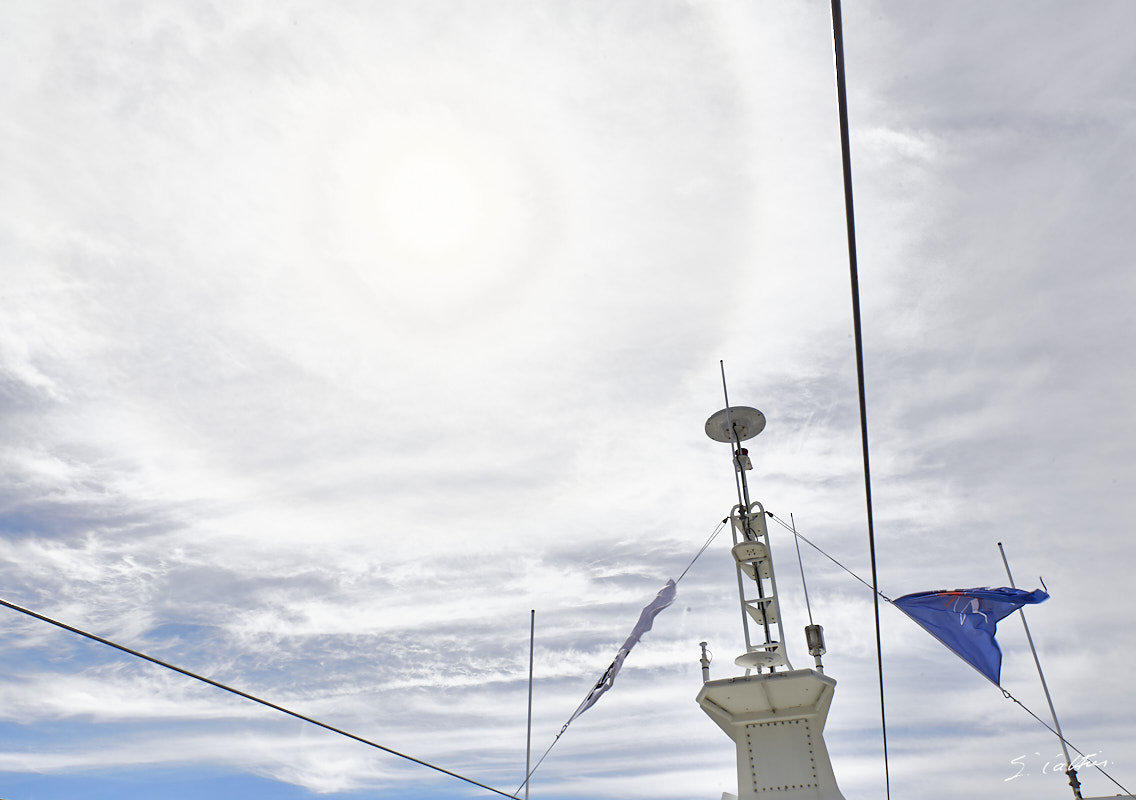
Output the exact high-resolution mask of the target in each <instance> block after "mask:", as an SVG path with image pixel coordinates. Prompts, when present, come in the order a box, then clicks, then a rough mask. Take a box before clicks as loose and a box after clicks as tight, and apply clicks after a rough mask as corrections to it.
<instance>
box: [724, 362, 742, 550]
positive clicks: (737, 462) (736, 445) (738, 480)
mask: <svg viewBox="0 0 1136 800" xmlns="http://www.w3.org/2000/svg"><path fill="white" fill-rule="evenodd" d="M718 367H719V368H720V369H721V370H722V397H724V398H725V400H726V427H727V428H728V429H729V431H730V448H731V449H732V450H733V451H734V484H735V485H736V486H737V487H738V505H740V506H741V507H742V521H743V522H744V521H746V519H747V515H748V514H749V486H747V485H746V476H745V470H744V469H742V462H741V456H740V455H738V451H739V450H741V448H742V442H741V439H740V438H738V432H737V431H736V430H734V423H733V421H732V420H731V419H730V393H729V392H727V391H726V362H725V361H724V360H722V359H718ZM739 476H740V477H739ZM746 528H747V530H748V528H749V525H748V524H747V525H746Z"/></svg>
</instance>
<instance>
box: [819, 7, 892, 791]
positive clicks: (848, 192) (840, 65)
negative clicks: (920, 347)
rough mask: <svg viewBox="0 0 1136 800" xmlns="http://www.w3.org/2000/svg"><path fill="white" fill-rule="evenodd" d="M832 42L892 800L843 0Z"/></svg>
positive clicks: (883, 731) (874, 607)
mask: <svg viewBox="0 0 1136 800" xmlns="http://www.w3.org/2000/svg"><path fill="white" fill-rule="evenodd" d="M832 44H833V59H834V61H835V67H836V106H837V112H838V116H839V120H840V156H841V162H842V164H843V167H844V217H845V224H846V227H847V229H848V272H849V276H850V278H851V281H852V332H853V334H854V335H855V339H856V382H857V389H858V391H859V395H860V439H861V446H862V450H863V452H864V500H865V503H866V504H867V507H868V552H869V554H870V556H871V562H872V610H873V612H874V615H875V621H876V668H877V671H878V672H879V679H880V736H881V738H882V739H883V747H884V787H885V789H886V792H887V794H886V796H887V798H888V800H891V771H890V769H889V768H888V744H887V713H886V712H885V710H884V655H883V643H882V642H881V640H880V595H879V591H880V587H879V580H878V577H877V573H876V529H875V524H874V523H873V521H872V471H871V468H870V466H869V464H868V406H867V400H866V392H865V391H864V340H863V337H862V335H861V331H860V277H859V270H858V268H857V259H856V215H855V213H854V211H853V204H852V146H851V144H850V138H851V137H850V136H849V133H848V88H847V82H846V80H845V77H844V23H843V22H842V14H841V12H840V0H832Z"/></svg>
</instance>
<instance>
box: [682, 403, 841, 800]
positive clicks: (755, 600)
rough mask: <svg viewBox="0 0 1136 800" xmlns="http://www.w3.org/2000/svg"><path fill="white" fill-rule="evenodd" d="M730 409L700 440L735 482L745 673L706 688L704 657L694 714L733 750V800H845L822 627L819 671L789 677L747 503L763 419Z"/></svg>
mask: <svg viewBox="0 0 1136 800" xmlns="http://www.w3.org/2000/svg"><path fill="white" fill-rule="evenodd" d="M726 402H727V407H726V408H724V409H722V410H721V411H719V412H717V413H716V414H714V415H713V416H712V417H710V419H708V420H707V421H706V434H707V435H708V436H709V437H710V438H711V439H714V440H715V441H718V442H728V443H729V444H730V445H731V449H732V450H733V461H734V470H735V473H736V478H737V479H738V505H736V506H734V508H733V511H731V512H730V524H731V526H732V528H733V534H734V547H733V551H732V552H733V555H734V561H735V565H736V567H737V573H738V596H739V599H740V602H741V608H742V630H743V632H744V634H745V646H746V651H745V652H744V653H742V654H741V655H740V656H738V657H737V658H736V659H734V663H735V664H736V665H737V666H739V667H742V668H744V669H745V674H744V675H741V676H738V677H736V678H723V679H720V680H714V681H712V680H709V670H708V668H707V666H708V662H707V661H706V660H705V655H704V656H703V659H704V660H703V681H704V683H703V685H702V690H701V691H700V692H699V693H698V698H697V699H698V705H700V706H701V707H702V710H703V711H705V712H706V713H707V715H709V717H710V719H712V720H714V722H715V723H717V724H718V726H719V727H720V728H721V729H722V730H724V731H725V732H726V735H727V736H729V737H730V738H731V739H733V740H734V743H735V745H736V747H737V755H738V794H737V796H736V797H737V800H756V799H757V798H769V797H778V798H786V800H844V796H843V795H842V794H841V793H840V789H839V787H837V785H836V776H835V775H833V772H832V763H831V762H830V761H829V758H828V748H827V747H826V746H825V743H824V736H823V733H824V723H825V719H826V718H827V717H828V708H829V705H830V704H831V703H832V695H833V692H834V691H835V689H836V681H834V680H833V679H832V678H829V677H828V676H827V675H824V674H823V668H822V666H821V660H820V657H821V656H822V655H823V654H824V652H825V650H824V637H823V633H822V630H821V627H820V626H819V625H810V626H808V628H806V631H805V633H806V638H807V640H808V645H809V653H810V654H811V655H812V656H813V658H814V659H815V661H816V669H793V666H792V664H790V663H789V657H788V654H787V653H786V652H785V647H784V642H785V635H784V630H783V629H782V624H781V611H780V608H779V606H778V601H777V580H776V578H775V577H774V573H773V559H772V555H771V553H770V549H769V530H768V527H767V526H766V524H765V516H766V514H765V508H764V507H763V506H762V505H761V503H758V502H750V499H749V485H748V483H747V481H746V475H745V473H746V470H750V469H753V465H752V463H751V462H750V459H749V455H748V452H747V451H746V450H745V449H744V448H743V447H742V446H741V443H742V442H744V441H746V440H747V439H752V438H753V437H754V436H757V435H758V434H759V433H761V431H762V430H763V429H764V428H765V415H764V414H762V413H761V412H760V411H758V410H757V409H756V408H749V407H747V406H733V407H730V406H729V400H727V401H726ZM779 670H780V671H779ZM726 797H729V795H723V798H726Z"/></svg>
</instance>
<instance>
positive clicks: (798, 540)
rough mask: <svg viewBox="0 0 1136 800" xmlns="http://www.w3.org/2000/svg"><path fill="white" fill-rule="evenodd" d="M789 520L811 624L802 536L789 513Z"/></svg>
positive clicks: (811, 614) (811, 609) (811, 608)
mask: <svg viewBox="0 0 1136 800" xmlns="http://www.w3.org/2000/svg"><path fill="white" fill-rule="evenodd" d="M789 522H790V523H792V526H793V542H794V544H796V545H797V566H799V567H800V568H801V586H802V587H804V590H805V609H806V610H807V611H808V612H809V624H810V625H812V624H813V607H812V605H810V604H809V585H808V584H807V583H805V561H804V559H802V558H801V537H799V536H798V535H797V521H796V520H795V519H793V514H792V512H790V513H789Z"/></svg>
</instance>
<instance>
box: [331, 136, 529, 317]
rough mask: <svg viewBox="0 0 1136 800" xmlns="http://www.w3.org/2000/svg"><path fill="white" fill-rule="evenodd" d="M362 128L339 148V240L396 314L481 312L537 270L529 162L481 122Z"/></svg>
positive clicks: (340, 247) (365, 280) (348, 257)
mask: <svg viewBox="0 0 1136 800" xmlns="http://www.w3.org/2000/svg"><path fill="white" fill-rule="evenodd" d="M430 122H431V124H426V121H425V120H422V121H417V122H404V123H403V124H399V125H392V126H389V127H377V126H376V127H373V128H372V127H369V126H360V127H358V128H355V129H354V131H353V132H354V135H352V136H349V137H345V138H344V139H343V140H342V141H341V142H340V143H339V146H338V147H336V148H335V150H334V155H333V158H334V163H335V171H334V172H333V173H332V176H333V177H334V178H335V179H336V183H335V190H334V192H333V193H331V194H330V197H332V198H333V200H334V202H333V204H332V207H331V208H330V209H329V210H330V211H331V213H332V214H333V218H334V219H335V221H336V223H337V225H336V244H337V249H338V251H339V253H340V254H341V256H342V258H343V259H344V261H345V262H346V263H347V264H348V265H350V267H351V268H352V269H353V270H354V271H355V273H356V275H358V277H359V278H360V279H361V280H362V281H363V283H364V284H365V285H366V286H367V287H368V288H369V289H370V290H371V291H372V292H373V293H374V294H375V296H376V297H377V298H379V299H380V300H382V301H383V304H384V306H385V307H386V309H387V312H388V313H400V312H402V313H406V314H411V315H416V316H419V317H420V316H421V315H424V314H425V315H430V316H433V317H442V316H444V315H447V314H453V313H454V312H455V311H458V310H460V311H461V312H462V313H463V314H471V313H473V312H474V310H475V309H477V308H480V307H483V306H486V307H487V305H488V304H491V303H493V302H496V300H497V299H498V298H499V296H500V293H501V292H502V291H505V290H508V289H510V288H511V287H515V286H516V285H518V283H519V281H520V280H522V278H523V273H524V271H525V269H526V267H527V266H529V264H528V262H529V260H530V259H528V258H527V257H526V256H527V254H528V253H529V252H530V250H531V247H532V242H533V240H534V236H535V235H537V231H538V228H536V227H534V224H533V219H534V212H533V209H534V202H533V198H534V194H539V193H535V192H534V184H533V183H532V178H531V171H530V170H529V169H528V167H527V166H526V165H527V164H528V160H527V159H524V158H523V157H520V154H519V153H517V152H515V151H510V150H507V149H506V148H504V147H502V145H501V142H500V138H501V137H499V136H490V135H488V134H487V133H486V132H485V131H483V130H481V129H480V128H479V126H470V127H467V126H463V125H458V124H456V123H453V122H446V121H445V120H442V121H439V120H431V121H430Z"/></svg>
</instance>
